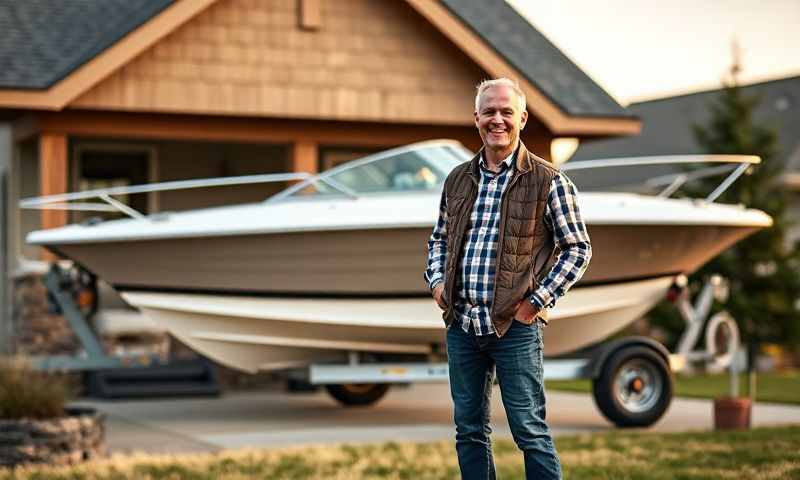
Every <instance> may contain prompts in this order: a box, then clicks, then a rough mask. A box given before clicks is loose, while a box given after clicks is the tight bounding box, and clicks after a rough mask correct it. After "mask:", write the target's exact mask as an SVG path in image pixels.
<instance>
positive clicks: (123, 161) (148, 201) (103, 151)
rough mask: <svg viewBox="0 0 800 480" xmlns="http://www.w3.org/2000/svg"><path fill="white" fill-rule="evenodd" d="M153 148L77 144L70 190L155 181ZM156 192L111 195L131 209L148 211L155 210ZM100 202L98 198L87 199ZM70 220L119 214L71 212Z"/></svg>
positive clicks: (110, 216) (74, 150)
mask: <svg viewBox="0 0 800 480" xmlns="http://www.w3.org/2000/svg"><path fill="white" fill-rule="evenodd" d="M155 157H156V155H155V148H154V147H148V146H140V145H124V144H91V143H79V144H77V145H76V146H75V148H74V149H73V162H72V172H71V173H72V189H73V191H80V192H84V191H87V190H99V189H106V188H112V187H127V186H131V185H143V184H147V183H152V182H155V181H157V179H156V178H155V172H156V169H155ZM156 195H157V194H156V193H154V192H151V193H139V194H133V195H114V196H113V197H112V198H114V199H115V200H118V201H120V202H121V203H124V204H125V205H128V206H129V207H131V208H133V209H134V210H136V211H138V212H140V213H142V214H145V215H146V214H148V213H152V212H155V211H157V210H158V206H157V196H156ZM90 201H91V202H102V200H99V199H97V200H90ZM71 213H72V219H71V221H72V222H81V221H83V220H86V219H87V218H89V217H93V216H101V215H102V217H103V218H117V217H123V216H125V214H123V213H122V212H114V213H108V214H100V213H99V212H82V211H74V212H71Z"/></svg>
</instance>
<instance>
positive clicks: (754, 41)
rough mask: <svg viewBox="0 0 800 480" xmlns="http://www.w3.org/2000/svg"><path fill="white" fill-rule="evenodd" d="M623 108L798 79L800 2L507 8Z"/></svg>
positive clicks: (607, 1) (591, 0)
mask: <svg viewBox="0 0 800 480" xmlns="http://www.w3.org/2000/svg"><path fill="white" fill-rule="evenodd" d="M508 2H509V3H510V4H511V5H513V6H514V7H515V8H516V9H517V11H519V12H520V13H522V14H523V15H524V16H525V17H526V18H527V19H528V20H529V21H530V22H531V23H532V24H533V25H534V26H535V27H536V28H537V29H538V30H539V31H540V32H542V33H543V34H544V35H545V36H546V37H547V38H549V39H550V40H551V41H552V42H553V43H554V44H555V45H556V46H557V47H559V49H561V51H562V52H564V53H565V54H566V55H567V56H568V57H570V59H572V61H573V62H575V63H576V64H577V65H578V66H579V67H580V68H581V69H582V70H583V71H584V72H586V73H587V74H588V75H589V76H590V77H591V78H592V79H593V80H594V81H595V82H597V83H598V84H600V86H602V87H603V88H604V89H605V90H606V91H607V92H608V93H609V94H611V96H612V97H614V98H615V99H617V101H619V102H620V103H621V104H623V105H628V104H629V103H631V102H634V101H637V100H645V99H651V98H659V97H665V96H671V95H677V94H681V93H688V92H694V91H699V90H708V89H713V88H719V87H720V86H721V79H722V78H723V76H724V75H725V72H727V71H728V70H729V68H730V65H731V58H732V54H731V51H732V48H731V43H732V40H733V39H734V38H736V39H737V41H738V44H739V48H740V51H741V54H740V58H741V62H740V63H741V66H742V71H741V73H740V74H739V80H740V83H744V84H746V83H754V82H758V81H763V80H769V79H773V78H782V77H787V76H794V75H800V28H799V27H800V0H661V1H656V0H603V1H597V0H508Z"/></svg>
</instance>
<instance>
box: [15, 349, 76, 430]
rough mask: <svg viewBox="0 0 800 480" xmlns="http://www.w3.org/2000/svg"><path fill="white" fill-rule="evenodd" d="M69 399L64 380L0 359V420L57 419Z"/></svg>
mask: <svg viewBox="0 0 800 480" xmlns="http://www.w3.org/2000/svg"><path fill="white" fill-rule="evenodd" d="M69 396H70V395H69V387H68V386H67V383H66V382H65V380H64V378H62V377H58V376H55V375H52V374H46V373H42V372H35V371H33V369H32V368H31V366H30V363H29V362H27V361H25V360H24V359H21V358H0V418H5V419H18V418H36V419H44V418H53V417H61V416H63V415H64V404H65V403H66V402H67V399H68V398H69Z"/></svg>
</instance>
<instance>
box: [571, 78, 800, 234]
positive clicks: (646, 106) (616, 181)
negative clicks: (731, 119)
mask: <svg viewBox="0 0 800 480" xmlns="http://www.w3.org/2000/svg"><path fill="white" fill-rule="evenodd" d="M741 90H742V93H743V94H744V95H745V96H748V97H753V96H755V97H758V98H759V99H760V103H759V105H758V106H757V108H756V109H755V111H754V112H753V120H754V121H755V122H758V123H760V124H762V125H764V126H767V127H771V128H773V129H775V131H776V132H777V134H778V155H777V161H779V162H781V163H782V164H783V165H784V168H785V172H784V175H783V177H782V183H783V185H784V186H785V187H786V188H788V189H789V190H790V192H791V194H790V198H791V204H792V205H791V208H790V209H789V215H790V217H791V219H792V220H793V221H794V223H795V225H794V226H793V227H792V228H791V229H790V236H791V237H792V239H794V240H797V239H800V136H798V132H800V76H794V77H788V78H781V79H775V80H769V81H765V82H759V83H754V84H750V85H744V86H742V87H741ZM721 92H722V90H719V89H715V90H707V91H702V92H696V93H690V94H685V95H678V96H674V97H665V98H658V99H654V100H648V101H643V102H637V103H633V104H631V105H629V106H628V109H629V110H630V111H631V112H632V113H634V114H635V115H636V116H638V117H639V118H640V119H641V121H642V131H641V133H640V134H639V135H636V136H631V137H625V138H613V139H604V140H599V141H589V142H586V143H582V144H581V145H580V146H579V147H578V149H577V150H576V151H575V153H574V155H573V156H572V157H571V159H570V160H571V161H577V160H593V159H600V158H610V157H636V156H646V155H672V154H695V153H704V152H703V151H702V150H701V148H700V147H699V146H698V145H697V144H696V143H695V140H694V136H693V134H692V125H707V124H708V121H709V118H710V105H712V104H715V103H717V102H718V100H719V98H720V95H721ZM654 172H655V173H657V174H663V173H667V170H666V169H664V168H656V169H654V168H633V167H630V168H621V169H613V171H607V172H603V171H600V170H596V171H593V172H592V175H591V176H588V175H582V176H581V177H580V178H577V176H576V178H575V180H576V182H578V183H579V187H583V188H588V189H597V188H609V187H613V186H619V185H628V186H630V185H632V184H635V183H637V182H641V181H642V180H644V179H646V178H648V177H651V176H652V175H653V173H654Z"/></svg>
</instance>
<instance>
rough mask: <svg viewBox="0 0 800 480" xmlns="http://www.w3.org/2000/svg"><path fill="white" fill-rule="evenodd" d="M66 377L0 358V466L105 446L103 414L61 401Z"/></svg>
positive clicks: (80, 455) (79, 454)
mask: <svg viewBox="0 0 800 480" xmlns="http://www.w3.org/2000/svg"><path fill="white" fill-rule="evenodd" d="M68 398H69V387H68V385H67V382H66V379H65V378H63V377H56V376H54V375H48V374H45V373H42V372H35V371H33V370H32V369H31V367H30V364H29V363H28V362H26V361H25V360H23V359H20V358H3V359H0V466H6V467H13V466H17V465H20V464H26V463H47V464H57V465H61V464H71V463H77V462H80V461H82V460H86V459H89V458H94V457H97V456H99V455H101V454H102V453H103V452H104V450H105V430H104V425H105V415H103V414H99V413H97V412H95V411H94V410H93V409H89V408H76V407H67V406H66V402H67V400H68Z"/></svg>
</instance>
